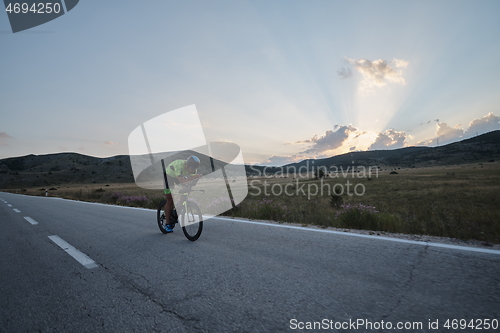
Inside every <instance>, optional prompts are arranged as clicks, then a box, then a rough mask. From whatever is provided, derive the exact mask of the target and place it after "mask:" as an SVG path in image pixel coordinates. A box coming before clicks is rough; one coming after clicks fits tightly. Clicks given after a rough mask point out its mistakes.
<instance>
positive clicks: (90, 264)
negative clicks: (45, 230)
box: [48, 235, 97, 269]
mask: <svg viewBox="0 0 500 333" xmlns="http://www.w3.org/2000/svg"><path fill="white" fill-rule="evenodd" d="M48 237H49V238H50V240H51V241H53V242H54V243H56V244H57V245H58V246H59V247H60V248H61V249H63V250H64V251H66V253H67V254H69V255H70V256H72V257H73V258H74V259H75V260H76V261H78V262H79V263H80V264H82V265H83V266H84V267H85V268H89V269H91V268H96V267H97V264H96V263H95V261H94V260H92V259H90V257H89V256H87V255H86V254H85V253H83V252H80V251H79V250H78V249H76V248H75V247H74V246H73V245H71V244H69V243H68V242H66V241H65V240H64V239H62V238H61V237H59V236H57V235H52V236H48Z"/></svg>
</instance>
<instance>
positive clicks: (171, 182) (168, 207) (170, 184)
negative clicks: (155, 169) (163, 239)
mask: <svg viewBox="0 0 500 333" xmlns="http://www.w3.org/2000/svg"><path fill="white" fill-rule="evenodd" d="M175 184H176V179H175V178H173V177H170V176H169V175H167V188H166V190H165V199H166V200H167V202H166V204H165V208H164V210H165V223H167V224H169V223H170V216H171V215H172V210H173V209H174V198H173V197H172V193H171V190H170V189H173V188H174V187H175Z"/></svg>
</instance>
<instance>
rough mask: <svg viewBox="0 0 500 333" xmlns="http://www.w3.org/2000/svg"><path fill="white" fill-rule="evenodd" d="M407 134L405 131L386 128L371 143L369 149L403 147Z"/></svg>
mask: <svg viewBox="0 0 500 333" xmlns="http://www.w3.org/2000/svg"><path fill="white" fill-rule="evenodd" d="M406 137H407V134H406V133H405V132H398V131H396V130H394V129H388V130H386V131H385V132H380V133H379V134H378V136H377V138H376V139H375V142H374V143H372V145H371V146H370V148H368V149H369V150H382V149H397V148H403V146H404V145H405V140H406Z"/></svg>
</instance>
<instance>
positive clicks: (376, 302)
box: [0, 193, 500, 332]
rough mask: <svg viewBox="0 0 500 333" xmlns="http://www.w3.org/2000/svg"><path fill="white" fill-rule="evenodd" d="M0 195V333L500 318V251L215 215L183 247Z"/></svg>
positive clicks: (111, 219) (146, 222)
mask: <svg viewBox="0 0 500 333" xmlns="http://www.w3.org/2000/svg"><path fill="white" fill-rule="evenodd" d="M0 199H2V201H0V332H154V331H157V332H283V331H309V330H307V329H304V330H301V329H300V328H302V327H304V328H307V327H308V323H309V324H310V325H314V322H315V321H316V322H319V323H321V324H322V325H321V327H319V326H316V328H327V327H328V328H332V330H331V331H341V332H347V331H352V332H382V331H392V332H396V331H403V332H451V331H458V332H474V331H476V329H473V328H472V327H470V326H469V327H468V328H466V329H464V330H460V329H457V330H453V329H446V328H445V327H444V325H445V323H446V320H447V319H450V320H453V319H457V320H460V319H466V320H467V323H468V324H470V320H471V319H474V320H476V321H475V322H474V323H473V324H474V325H477V324H478V323H479V322H478V321H477V320H478V319H481V320H484V319H490V321H491V320H492V319H496V320H500V274H499V273H500V254H499V253H482V252H473V251H466V250H461V249H449V248H440V247H434V246H423V245H418V244H409V243H401V242H393V241H386V240H381V239H376V237H372V238H361V237H354V236H351V235H348V234H340V235H339V234H333V233H326V232H317V231H311V230H306V229H303V230H301V229H300V228H285V227H277V226H275V225H265V224H252V223H244V222H238V221H227V220H222V219H219V220H218V219H211V220H208V221H206V223H205V227H204V230H203V234H202V235H201V237H200V239H199V240H198V241H196V242H189V241H188V240H187V239H186V238H185V237H184V235H183V233H182V230H180V228H179V229H177V228H176V230H175V232H174V233H173V234H168V235H163V234H161V233H160V231H159V230H158V227H157V226H156V220H155V219H156V212H154V211H152V210H142V209H132V208H125V207H117V206H106V205H97V204H89V203H82V202H75V201H69V200H62V199H57V198H44V197H30V196H22V195H15V194H8V193H0ZM4 201H5V202H4ZM9 205H12V206H9ZM14 209H16V210H18V211H19V212H17V211H14ZM25 217H29V218H30V219H25ZM28 220H29V221H28ZM32 223H37V224H32ZM49 236H58V237H59V238H60V239H62V240H64V241H65V242H67V243H69V244H70V245H71V246H73V247H74V248H75V249H76V250H77V251H80V252H81V254H80V258H83V259H84V260H87V261H86V262H84V263H86V264H87V266H84V265H82V264H81V263H80V262H79V261H77V260H76V259H74V258H73V257H72V256H70V255H69V254H68V253H67V252H66V251H65V250H64V249H63V248H61V247H59V246H58V245H57V244H56V243H55V242H54V241H53V240H52V239H51V238H49ZM63 247H64V248H65V249H66V248H67V246H66V247H65V246H63ZM68 251H70V250H68ZM89 260H93V261H94V264H92V263H91V262H90V264H89ZM361 320H365V322H364V323H362V322H361ZM436 320H438V322H437V324H438V326H437V329H429V321H430V322H432V323H435V322H436ZM366 321H369V322H371V323H372V326H369V324H367V323H366ZM382 321H383V325H384V326H381V325H382V324H381V322H382ZM353 322H356V323H359V324H360V326H353ZM377 323H378V324H377ZM388 323H390V324H391V325H392V328H393V329H391V330H389V329H387V326H388ZM398 323H401V324H402V325H403V328H404V325H406V327H407V328H409V329H403V330H399V329H397V327H396V325H398ZM414 323H416V324H414ZM418 323H422V326H421V327H419V326H418ZM449 323H450V324H451V323H452V322H451V321H450V322H449ZM492 323H493V324H494V321H493V322H492ZM401 324H400V326H401ZM316 325H318V324H316ZM347 325H348V326H347ZM377 325H378V326H377ZM409 325H414V326H412V328H410V326H409ZM415 325H416V326H415ZM335 327H337V328H338V329H335ZM433 327H435V326H433ZM476 327H477V326H476ZM484 327H485V326H483V328H484ZM294 328H295V329H294ZM371 328H373V329H371ZM376 328H378V329H376ZM316 331H318V332H319V331H324V330H321V329H317V330H316ZM481 331H494V330H491V329H490V330H485V329H483V330H481ZM496 331H500V330H496Z"/></svg>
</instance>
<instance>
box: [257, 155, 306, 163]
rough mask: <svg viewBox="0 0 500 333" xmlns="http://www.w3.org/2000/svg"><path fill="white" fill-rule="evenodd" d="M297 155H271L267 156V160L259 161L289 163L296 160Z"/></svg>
mask: <svg viewBox="0 0 500 333" xmlns="http://www.w3.org/2000/svg"><path fill="white" fill-rule="evenodd" d="M297 161H298V159H297V156H276V155H273V156H271V157H269V160H267V161H266V162H264V163H261V164H262V165H285V164H289V163H294V162H297Z"/></svg>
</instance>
